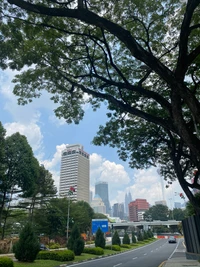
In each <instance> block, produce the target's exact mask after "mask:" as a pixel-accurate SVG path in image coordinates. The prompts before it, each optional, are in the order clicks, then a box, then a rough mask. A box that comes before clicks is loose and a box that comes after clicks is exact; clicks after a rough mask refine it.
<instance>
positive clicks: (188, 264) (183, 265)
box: [161, 257, 200, 267]
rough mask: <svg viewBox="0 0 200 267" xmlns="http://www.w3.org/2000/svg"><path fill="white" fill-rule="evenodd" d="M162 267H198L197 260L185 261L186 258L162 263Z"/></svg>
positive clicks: (199, 266)
mask: <svg viewBox="0 0 200 267" xmlns="http://www.w3.org/2000/svg"><path fill="white" fill-rule="evenodd" d="M161 266H162V267H200V263H199V262H198V261H197V260H187V259H186V257H185V258H184V257H181V258H172V259H169V260H167V261H165V262H163V263H162V265H161Z"/></svg>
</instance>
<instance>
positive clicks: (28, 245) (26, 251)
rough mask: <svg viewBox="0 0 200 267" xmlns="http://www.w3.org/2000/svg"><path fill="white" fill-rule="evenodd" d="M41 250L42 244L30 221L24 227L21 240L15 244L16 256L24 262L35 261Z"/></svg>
mask: <svg viewBox="0 0 200 267" xmlns="http://www.w3.org/2000/svg"><path fill="white" fill-rule="evenodd" d="M39 251H40V244H39V241H38V238H37V236H36V235H35V233H34V231H33V228H32V225H31V224H30V223H28V224H27V225H25V227H24V228H23V229H22V231H21V233H20V236H19V241H17V242H16V243H15V244H14V246H13V252H14V253H15V258H16V259H18V260H19V261H22V262H33V261H34V260H35V259H36V257H37V254H38V252H39Z"/></svg>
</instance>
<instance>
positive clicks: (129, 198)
mask: <svg viewBox="0 0 200 267" xmlns="http://www.w3.org/2000/svg"><path fill="white" fill-rule="evenodd" d="M132 200H133V199H132V195H131V193H130V192H129V193H126V194H125V201H124V204H125V205H124V212H125V214H126V215H127V216H128V214H129V208H128V204H129V203H130V202H131V201H132Z"/></svg>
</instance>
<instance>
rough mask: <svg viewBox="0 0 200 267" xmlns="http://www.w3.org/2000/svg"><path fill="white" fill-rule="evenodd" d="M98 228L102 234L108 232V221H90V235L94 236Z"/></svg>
mask: <svg viewBox="0 0 200 267" xmlns="http://www.w3.org/2000/svg"><path fill="white" fill-rule="evenodd" d="M98 228H100V229H101V231H102V232H103V233H106V232H108V220H107V219H93V220H92V233H93V234H95V233H96V232H97V230H98Z"/></svg>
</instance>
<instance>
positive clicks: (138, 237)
mask: <svg viewBox="0 0 200 267" xmlns="http://www.w3.org/2000/svg"><path fill="white" fill-rule="evenodd" d="M137 239H138V241H143V240H144V238H143V234H142V233H141V231H139V232H138V236H137Z"/></svg>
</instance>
